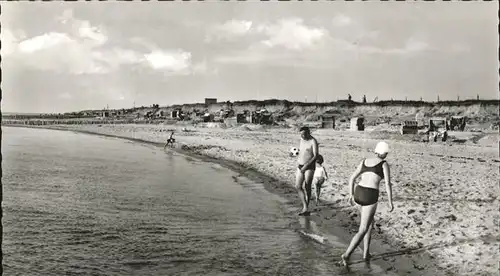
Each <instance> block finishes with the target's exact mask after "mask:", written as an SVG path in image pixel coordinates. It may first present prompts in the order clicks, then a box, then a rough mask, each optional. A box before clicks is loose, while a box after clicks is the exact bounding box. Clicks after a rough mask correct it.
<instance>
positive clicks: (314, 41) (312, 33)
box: [258, 18, 328, 50]
mask: <svg viewBox="0 0 500 276" xmlns="http://www.w3.org/2000/svg"><path fill="white" fill-rule="evenodd" d="M258 31H259V32H260V33H264V34H265V35H267V37H268V38H267V39H265V40H262V41H261V44H262V45H265V46H266V47H269V48H274V47H282V48H286V49H289V50H303V49H311V48H314V47H315V46H317V45H318V43H320V42H321V41H322V40H323V39H324V38H326V37H328V31H327V30H326V29H324V28H317V27H308V26H306V25H305V24H304V22H303V20H302V19H300V18H288V19H282V20H279V21H278V22H277V23H275V24H268V25H261V26H259V27H258Z"/></svg>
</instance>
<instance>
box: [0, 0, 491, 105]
mask: <svg viewBox="0 0 500 276" xmlns="http://www.w3.org/2000/svg"><path fill="white" fill-rule="evenodd" d="M1 8H2V15H1V17H0V18H1V34H0V37H1V41H2V49H1V54H2V91H3V95H2V111H3V112H43V113H58V112H67V111H77V110H86V109H101V108H104V107H106V106H109V108H130V107H132V106H134V105H135V106H142V105H144V106H150V105H152V104H160V105H161V106H164V105H171V104H182V103H196V102H203V101H204V98H205V97H210V98H212V97H214V98H217V99H219V100H220V101H226V100H230V101H241V100H263V99H271V98H274V99H287V100H290V101H308V102H315V101H317V102H325V101H336V100H338V99H346V97H347V94H348V93H350V94H351V95H352V97H353V99H354V100H358V101H360V100H361V98H362V96H363V95H366V98H367V100H368V101H369V102H371V101H373V100H374V98H375V97H378V100H390V99H391V98H393V99H398V100H404V99H408V100H419V99H420V97H422V98H423V100H428V101H435V100H436V98H437V96H436V95H438V94H439V96H440V99H441V100H447V99H448V100H455V99H457V97H460V99H466V98H476V95H477V94H479V95H480V97H481V98H487V99H497V98H498V34H497V30H498V29H497V28H498V27H497V26H498V19H497V18H498V16H497V11H498V3H497V2H496V1H492V2H483V1H480V2H394V1H392V2H340V1H335V2H288V3H287V2H118V3H111V2H96V1H92V2H73V3H71V2H21V3H19V2H6V3H2V5H1Z"/></svg>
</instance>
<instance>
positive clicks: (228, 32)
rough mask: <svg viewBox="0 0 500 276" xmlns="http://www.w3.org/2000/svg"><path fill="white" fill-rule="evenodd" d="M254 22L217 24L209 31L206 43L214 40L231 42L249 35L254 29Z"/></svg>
mask: <svg viewBox="0 0 500 276" xmlns="http://www.w3.org/2000/svg"><path fill="white" fill-rule="evenodd" d="M252 25H253V23H252V21H247V20H236V19H232V20H229V21H226V22H224V23H222V24H217V25H215V26H213V27H212V28H210V29H209V30H208V34H207V37H206V39H205V42H211V41H212V40H213V39H216V40H221V39H226V40H231V39H233V38H238V37H241V36H243V35H246V34H248V33H249V32H250V31H251V29H252Z"/></svg>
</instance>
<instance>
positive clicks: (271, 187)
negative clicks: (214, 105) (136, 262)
mask: <svg viewBox="0 0 500 276" xmlns="http://www.w3.org/2000/svg"><path fill="white" fill-rule="evenodd" d="M7 126H9V125H7ZM10 127H24V128H41V129H50V130H62V131H72V132H75V133H84V134H90V135H98V136H104V137H112V138H119V139H126V140H130V141H135V142H139V143H147V144H151V145H155V146H158V147H163V144H164V143H162V142H155V141H152V140H147V139H140V138H136V137H129V136H126V135H124V133H121V135H120V134H116V133H115V134H108V133H105V131H102V132H98V131H99V129H95V130H93V131H88V130H82V129H81V126H80V127H78V126H62V125H58V126H53V127H51V126H16V125H14V126H10ZM94 127H96V126H94ZM133 127H134V126H132V128H133ZM165 135H167V133H166V131H165ZM176 135H177V136H180V137H183V138H185V137H184V136H182V135H181V134H176ZM177 140H181V139H177ZM177 144H179V145H181V146H180V148H169V149H170V150H173V151H175V152H177V153H180V154H183V155H186V156H190V157H193V158H197V159H201V160H203V161H207V162H212V163H217V164H219V165H221V166H223V167H225V168H228V169H230V170H232V171H235V172H237V173H239V174H240V175H241V176H244V177H246V178H249V179H251V180H253V181H256V182H261V183H263V185H264V188H265V189H266V190H267V191H269V192H271V193H273V194H277V195H279V196H280V197H283V198H285V199H286V200H287V203H286V204H287V205H289V204H290V205H293V206H299V205H300V204H299V203H298V197H297V194H296V191H295V189H294V188H293V186H292V185H290V183H288V181H286V180H279V177H277V176H275V175H274V174H272V173H268V172H265V171H262V170H259V168H256V167H254V166H251V165H248V164H245V162H238V161H236V160H231V159H228V158H223V157H217V156H213V155H210V154H207V153H206V152H205V153H204V152H203V150H204V149H203V146H202V145H197V146H188V145H186V144H182V143H180V142H177ZM213 146H214V147H217V143H215V145H213ZM200 147H201V150H200ZM219 147H220V146H219ZM325 192H326V191H323V192H322V194H324V193H325ZM396 194H397V193H396ZM385 201H386V200H385V199H384V196H381V204H380V205H386V202H385ZM322 202H323V204H321V205H320V206H319V210H318V211H314V212H313V215H311V220H312V221H314V222H315V223H316V224H318V225H319V226H321V227H322V228H326V229H328V230H326V232H328V233H333V234H334V235H335V236H339V237H341V238H342V240H343V242H347V243H348V242H349V240H350V238H352V235H353V234H354V233H353V232H355V231H357V226H358V224H359V221H358V220H359V219H357V217H356V215H355V214H356V213H357V211H356V210H355V209H354V208H355V207H352V208H349V207H346V206H343V205H342V204H341V202H338V200H337V201H334V200H328V199H322ZM325 203H326V204H325ZM344 205H345V204H344ZM395 207H396V208H398V207H397V206H396V204H395ZM379 209H384V208H380V207H379ZM339 210H341V211H340V212H339ZM380 212H384V210H379V211H378V213H380ZM382 223H384V222H382ZM330 230H332V231H330ZM375 232H377V227H376V228H375V229H374V233H375ZM393 238H394V237H392V236H391V235H390V233H384V231H381V228H380V226H379V228H378V234H375V235H374V237H373V240H372V251H374V252H384V253H380V254H379V253H375V254H373V253H372V254H373V255H374V258H373V260H374V262H376V263H377V265H380V266H381V267H383V268H384V269H385V270H386V271H391V270H395V271H394V272H396V273H397V272H399V273H403V272H404V271H405V270H407V272H414V273H416V274H413V273H403V274H405V275H438V274H437V271H440V275H444V274H446V275H460V274H457V272H458V271H457V270H460V269H457V268H455V269H453V267H448V269H446V268H443V267H439V266H438V264H437V262H436V261H437V259H438V258H439V257H436V256H433V255H435V254H432V252H429V251H430V250H433V249H436V248H437V249H439V248H442V247H446V246H453V244H457V242H454V243H451V244H447V243H446V242H441V243H434V244H429V245H423V246H419V247H411V246H410V247H408V246H397V245H396V246H395V244H389V243H387V242H386V241H387V240H391V239H393ZM459 243H460V241H459V242H458V244H459ZM396 248H399V249H398V250H395V249H396ZM357 255H358V254H357V253H356V252H355V253H354V255H353V257H352V261H354V262H356V263H357V259H358V257H357ZM380 259H383V261H379V260H380ZM439 259H440V260H441V258H439ZM378 262H381V264H379V263H378ZM401 263H403V265H401ZM448 266H449V265H448ZM445 271H446V273H445ZM417 272H418V273H417ZM463 275H470V274H467V273H465V274H463ZM475 275H479V274H477V273H476V274H475ZM481 275H491V274H481Z"/></svg>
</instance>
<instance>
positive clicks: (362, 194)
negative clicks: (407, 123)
mask: <svg viewBox="0 0 500 276" xmlns="http://www.w3.org/2000/svg"><path fill="white" fill-rule="evenodd" d="M374 152H375V154H376V156H374V157H371V158H366V159H363V161H361V163H360V164H359V166H358V167H357V168H356V171H354V173H353V174H352V176H351V178H350V179H349V193H350V197H349V203H350V204H351V205H354V204H353V201H354V202H356V203H357V204H358V205H360V206H361V208H360V209H361V222H360V224H359V230H358V233H356V235H354V237H353V238H352V240H351V243H350V244H349V247H348V248H347V250H346V252H345V253H344V254H342V263H343V265H344V266H347V265H348V261H349V258H350V257H351V254H352V252H353V251H354V249H355V248H356V247H358V246H359V244H360V243H361V240H363V239H364V245H363V259H364V260H365V261H368V260H369V259H370V240H371V232H372V228H373V224H374V219H373V218H374V216H375V211H376V210H377V202H378V197H379V184H380V181H381V180H382V179H385V187H386V190H387V195H388V199H389V212H392V210H394V206H393V205H392V187H391V175H390V171H389V164H387V161H386V160H385V158H386V157H387V154H388V153H389V145H388V144H387V143H385V142H379V143H378V144H377V146H376V147H375V151H374ZM360 175H361V181H360V183H359V184H358V185H357V186H356V187H354V181H355V180H356V178H357V177H358V176H360Z"/></svg>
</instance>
